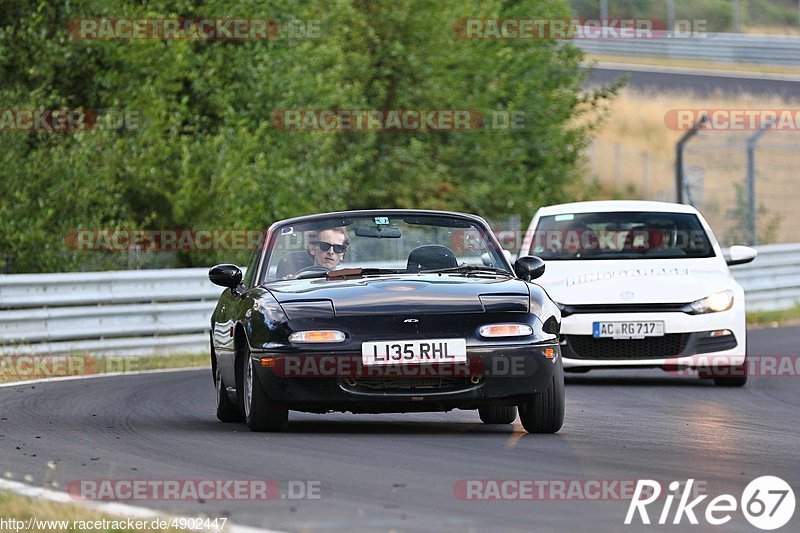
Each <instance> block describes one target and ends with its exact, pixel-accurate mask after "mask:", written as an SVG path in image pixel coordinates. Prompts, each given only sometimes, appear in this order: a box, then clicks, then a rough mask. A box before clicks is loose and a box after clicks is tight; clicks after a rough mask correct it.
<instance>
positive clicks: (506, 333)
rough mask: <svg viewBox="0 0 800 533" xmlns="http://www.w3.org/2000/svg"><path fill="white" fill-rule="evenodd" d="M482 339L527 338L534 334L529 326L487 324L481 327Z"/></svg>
mask: <svg viewBox="0 0 800 533" xmlns="http://www.w3.org/2000/svg"><path fill="white" fill-rule="evenodd" d="M480 333H481V337H527V336H528V335H531V334H532V333H533V328H532V327H530V326H529V325H528V324H487V325H485V326H481V329H480Z"/></svg>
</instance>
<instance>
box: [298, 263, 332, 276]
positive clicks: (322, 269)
mask: <svg viewBox="0 0 800 533" xmlns="http://www.w3.org/2000/svg"><path fill="white" fill-rule="evenodd" d="M306 272H328V269H327V268H325V267H321V266H319V265H311V266H307V267H305V268H301V269H300V270H298V271H297V272H295V273H294V277H297V276H299V275H300V274H304V273H306Z"/></svg>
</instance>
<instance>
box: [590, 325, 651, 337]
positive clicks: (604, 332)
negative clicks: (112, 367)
mask: <svg viewBox="0 0 800 533" xmlns="http://www.w3.org/2000/svg"><path fill="white" fill-rule="evenodd" d="M592 336H593V337H595V338H612V339H643V338H645V337H663V336H664V322H662V321H653V322H638V321H637V322H594V323H593V324H592Z"/></svg>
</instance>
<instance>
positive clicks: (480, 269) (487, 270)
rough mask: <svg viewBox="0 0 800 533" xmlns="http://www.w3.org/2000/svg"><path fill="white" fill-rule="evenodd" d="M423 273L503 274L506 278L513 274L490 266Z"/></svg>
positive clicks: (457, 267)
mask: <svg viewBox="0 0 800 533" xmlns="http://www.w3.org/2000/svg"><path fill="white" fill-rule="evenodd" d="M420 272H422V273H428V274H430V273H433V274H447V273H450V272H454V273H457V274H461V273H463V274H466V275H470V274H503V275H505V276H511V275H512V274H511V272H509V271H508V270H506V269H504V268H495V267H489V266H480V265H461V266H456V267H448V268H434V269H431V270H421V271H420Z"/></svg>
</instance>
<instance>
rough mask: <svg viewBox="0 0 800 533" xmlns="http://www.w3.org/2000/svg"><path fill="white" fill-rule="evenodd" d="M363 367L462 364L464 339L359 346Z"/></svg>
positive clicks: (464, 355) (464, 347)
mask: <svg viewBox="0 0 800 533" xmlns="http://www.w3.org/2000/svg"><path fill="white" fill-rule="evenodd" d="M361 361H362V362H363V363H364V366H371V365H397V364H422V363H464V362H466V361H467V340H466V339H425V340H418V341H379V342H365V343H362V344H361Z"/></svg>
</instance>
